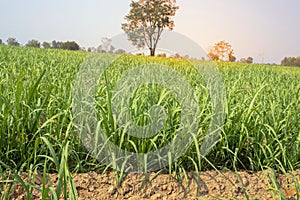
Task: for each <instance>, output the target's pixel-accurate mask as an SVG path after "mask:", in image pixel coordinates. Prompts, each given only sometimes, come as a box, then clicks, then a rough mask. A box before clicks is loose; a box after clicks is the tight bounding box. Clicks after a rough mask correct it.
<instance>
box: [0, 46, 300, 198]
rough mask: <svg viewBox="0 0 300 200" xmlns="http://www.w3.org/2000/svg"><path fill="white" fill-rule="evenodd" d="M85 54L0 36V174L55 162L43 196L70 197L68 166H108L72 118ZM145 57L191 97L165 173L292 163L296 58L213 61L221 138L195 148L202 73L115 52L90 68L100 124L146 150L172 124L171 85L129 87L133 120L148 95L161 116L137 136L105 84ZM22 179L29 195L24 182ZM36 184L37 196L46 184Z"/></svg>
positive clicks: (283, 168) (299, 91)
mask: <svg viewBox="0 0 300 200" xmlns="http://www.w3.org/2000/svg"><path fill="white" fill-rule="evenodd" d="M88 56H89V54H87V53H84V52H70V51H59V50H42V49H33V48H26V47H8V46H0V92H1V96H0V161H1V162H0V172H1V175H2V177H3V180H2V181H1V182H3V181H4V180H6V181H13V179H12V178H9V177H12V176H13V177H14V179H15V180H16V181H17V182H21V180H19V179H18V174H20V173H21V172H32V171H33V170H39V171H44V172H57V173H59V177H60V179H59V180H60V184H61V187H60V188H57V189H56V190H55V189H53V188H52V189H51V188H50V190H51V194H52V197H53V198H58V197H59V196H60V195H61V194H62V193H63V195H64V197H65V198H74V199H76V197H77V193H76V191H75V189H74V183H73V182H72V178H71V176H70V172H86V171H90V170H97V171H98V172H105V171H107V170H110V166H107V165H105V162H99V161H97V160H96V159H95V158H93V156H92V154H91V153H90V152H89V151H88V150H87V149H86V148H85V147H84V145H83V144H82V141H81V140H80V137H79V135H78V134H77V133H78V127H77V126H76V123H75V122H74V119H76V116H74V113H73V110H72V108H73V107H72V106H73V104H72V103H73V96H72V91H73V89H74V84H75V79H76V76H77V73H78V72H79V70H80V68H81V65H82V63H83V62H84V60H85V59H86V58H88ZM149 62H150V63H159V64H164V65H168V66H170V67H171V68H172V69H175V70H176V71H178V72H179V73H181V74H182V75H183V76H184V77H185V78H186V79H187V80H188V82H189V83H190V84H191V86H192V87H193V89H194V90H195V91H196V95H197V99H198V102H199V113H200V114H199V116H198V117H199V120H200V122H201V123H199V128H198V131H197V132H196V133H193V141H192V144H191V146H190V147H189V149H187V151H186V152H185V153H184V155H182V156H181V157H180V158H179V159H178V160H177V161H176V162H175V163H172V164H170V165H169V166H167V167H166V168H165V170H166V171H168V172H169V173H170V174H171V173H174V172H175V173H178V174H179V173H185V172H187V171H191V170H193V171H202V170H208V169H216V170H219V169H230V170H241V169H246V170H250V171H258V170H262V169H265V168H271V169H273V170H275V171H276V172H281V173H286V172H288V171H293V170H295V169H299V168H300V104H299V102H300V68H291V67H275V66H267V65H257V64H253V65H248V64H239V63H217V65H218V68H219V70H220V73H221V75H222V79H223V81H224V86H225V88H226V96H227V100H226V102H225V108H226V118H225V123H224V126H223V127H222V132H221V137H220V141H219V142H218V143H217V145H216V146H215V147H214V148H213V149H212V151H211V152H210V153H209V154H208V155H207V156H206V157H202V156H201V154H200V148H201V144H202V142H203V139H204V136H205V132H206V131H207V130H208V127H209V123H210V121H211V115H212V107H211V103H210V98H209V91H208V88H207V87H206V85H205V81H204V80H203V79H202V77H201V76H199V74H198V73H196V71H195V70H194V69H193V68H192V67H191V65H190V64H189V62H186V61H184V60H181V59H165V58H149V57H140V56H138V57H136V56H128V55H126V56H122V57H120V58H119V59H118V60H117V61H115V62H114V63H113V64H112V66H111V67H110V68H109V69H108V71H107V73H106V76H102V77H99V78H100V84H99V85H98V87H97V94H96V96H97V108H98V113H97V116H98V118H99V120H100V121H101V124H100V127H101V128H102V129H103V130H105V133H106V136H108V137H110V138H111V139H110V141H112V142H113V143H114V144H116V145H118V146H119V147H121V148H123V149H126V150H128V151H132V152H149V151H153V150H156V149H159V148H161V147H163V146H164V145H165V144H167V143H168V142H169V141H171V140H172V139H173V138H174V134H175V133H176V131H177V128H178V127H179V122H180V119H181V117H180V114H181V107H180V102H179V101H178V100H176V98H175V96H176V94H174V93H172V91H170V90H168V89H165V88H163V87H161V86H159V85H155V84H150V85H147V86H143V87H141V88H139V89H138V90H137V91H136V92H135V93H134V95H132V96H131V98H130V105H131V110H130V114H131V116H130V117H131V119H132V120H133V121H134V122H135V123H136V124H137V125H140V126H143V125H147V124H149V123H150V122H151V118H150V117H149V113H148V114H147V111H148V109H149V108H150V107H151V106H152V105H153V104H159V105H161V106H162V107H164V108H165V112H166V124H165V126H164V128H163V129H162V130H160V132H159V133H158V134H157V135H156V136H153V137H151V138H148V139H143V140H141V139H138V138H135V137H133V136H130V135H125V134H124V132H123V131H122V126H118V125H117V124H116V122H115V119H114V115H113V113H112V110H111V107H112V105H111V98H110V97H111V96H110V95H112V94H111V92H112V89H113V88H114V87H115V86H116V83H117V81H118V80H119V79H120V78H121V77H122V75H123V74H124V73H126V72H127V71H128V70H129V69H133V68H134V67H136V66H140V65H143V64H144V63H149ZM45 163H46V165H45V167H42V166H43V165H44V164H45ZM125 171H126V170H125V169H123V171H121V172H116V173H115V174H116V176H117V177H119V180H120V181H121V180H122V177H124V174H123V172H125ZM8 173H12V175H9V174H8ZM183 179H184V177H183ZM120 181H119V182H120ZM1 182H0V191H1V190H2V191H4V192H3V193H0V194H1V195H2V196H3V197H2V198H5V197H8V195H9V190H12V188H3V187H4V185H2V184H1ZM21 183H22V182H21ZM118 184H119V183H118ZM22 185H23V186H24V188H26V191H27V194H28V198H29V199H30V194H31V193H30V191H31V189H30V188H32V187H33V185H32V184H30V183H22ZM68 185H69V186H71V187H69V186H68ZM68 188H69V189H68ZM297 188H299V185H298V187H297ZM39 189H40V190H41V191H43V188H39ZM44 189H45V188H44ZM277 193H278V194H279V195H281V194H280V192H277ZM43 194H44V195H45V198H46V196H47V195H46V194H47V192H44V193H43ZM274 195H276V192H274Z"/></svg>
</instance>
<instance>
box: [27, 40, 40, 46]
mask: <svg viewBox="0 0 300 200" xmlns="http://www.w3.org/2000/svg"><path fill="white" fill-rule="evenodd" d="M25 46H27V47H35V48H40V47H41V43H40V42H39V41H37V40H29V41H28V42H27V44H26V45H25Z"/></svg>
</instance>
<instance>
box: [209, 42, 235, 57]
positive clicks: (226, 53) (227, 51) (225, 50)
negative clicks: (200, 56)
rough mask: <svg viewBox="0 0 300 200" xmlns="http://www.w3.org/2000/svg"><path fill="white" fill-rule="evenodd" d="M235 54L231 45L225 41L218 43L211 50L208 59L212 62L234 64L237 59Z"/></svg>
mask: <svg viewBox="0 0 300 200" xmlns="http://www.w3.org/2000/svg"><path fill="white" fill-rule="evenodd" d="M233 55H234V52H233V49H232V47H231V44H229V43H228V42H226V41H225V40H222V41H220V42H218V43H216V44H215V45H214V46H213V48H211V49H210V51H209V53H208V57H209V58H210V59H211V60H215V61H229V62H234V61H235V60H236V58H235V57H234V56H233Z"/></svg>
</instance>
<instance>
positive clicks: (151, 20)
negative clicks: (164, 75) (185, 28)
mask: <svg viewBox="0 0 300 200" xmlns="http://www.w3.org/2000/svg"><path fill="white" fill-rule="evenodd" d="M130 7H131V9H130V11H129V14H128V15H127V16H126V17H125V20H126V23H123V24H122V29H123V30H124V32H125V33H126V34H127V36H128V40H130V41H131V42H132V44H133V45H134V46H136V47H138V48H144V47H145V46H146V45H147V47H148V48H149V50H150V55H151V56H154V55H155V50H156V47H157V44H158V41H159V39H160V37H161V34H162V32H163V30H164V29H165V28H168V29H169V30H173V28H174V20H173V19H172V17H173V16H175V14H176V11H177V10H178V9H179V7H178V6H176V0H138V1H132V2H131V3H130Z"/></svg>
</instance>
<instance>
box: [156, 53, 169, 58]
mask: <svg viewBox="0 0 300 200" xmlns="http://www.w3.org/2000/svg"><path fill="white" fill-rule="evenodd" d="M157 57H163V58H166V57H167V54H166V53H160V54H158V55H157Z"/></svg>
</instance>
